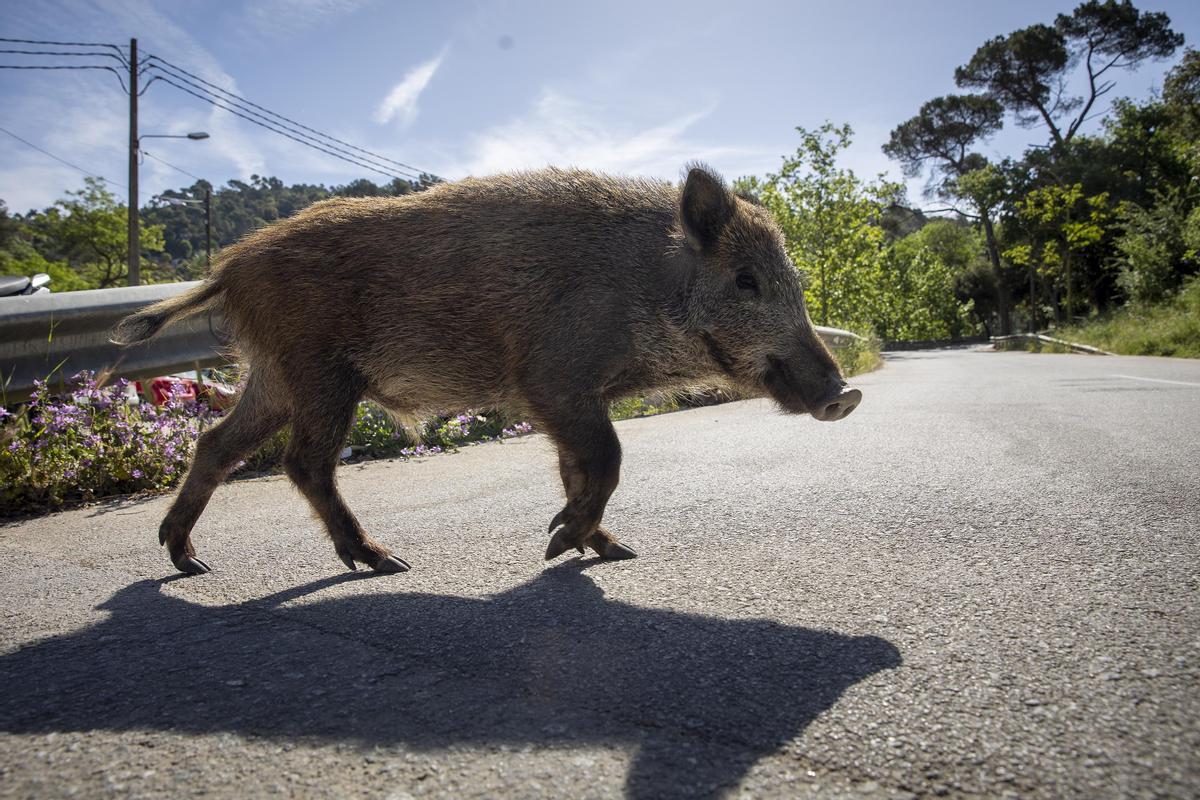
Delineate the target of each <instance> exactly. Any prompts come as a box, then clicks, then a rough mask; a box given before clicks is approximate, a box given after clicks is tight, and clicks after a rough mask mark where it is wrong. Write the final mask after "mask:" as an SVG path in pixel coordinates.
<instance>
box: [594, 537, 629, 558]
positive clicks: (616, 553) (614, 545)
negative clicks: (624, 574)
mask: <svg viewBox="0 0 1200 800" xmlns="http://www.w3.org/2000/svg"><path fill="white" fill-rule="evenodd" d="M588 546H589V547H591V548H592V549H593V550H595V551H596V552H597V553H598V554H599V555H600V557H601V558H603V559H604V560H605V561H624V560H626V559H629V558H637V552H635V551H634V549H633V548H632V547H630V546H628V545H624V544H621V543H620V542H618V541H617V540H615V539H604V538H601V537H599V536H596V535H593V536H592V538H591V539H590V540H588Z"/></svg>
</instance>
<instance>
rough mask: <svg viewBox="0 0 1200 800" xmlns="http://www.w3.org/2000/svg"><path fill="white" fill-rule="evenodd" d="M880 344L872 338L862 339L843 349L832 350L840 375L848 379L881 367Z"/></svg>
mask: <svg viewBox="0 0 1200 800" xmlns="http://www.w3.org/2000/svg"><path fill="white" fill-rule="evenodd" d="M880 347H881V343H880V341H879V339H877V338H875V337H874V336H869V337H864V338H862V339H857V340H855V341H853V342H851V343H850V344H849V345H847V346H845V347H841V348H838V349H837V350H833V351H832V352H833V357H834V358H835V359H836V360H837V362H838V364H839V365H840V366H841V368H842V374H843V375H845V376H846V377H847V378H849V377H850V376H852V375H861V374H863V373H864V372H872V371H873V370H877V369H879V368H880V367H882V366H883V357H882V356H881V355H880V354H879V349H880Z"/></svg>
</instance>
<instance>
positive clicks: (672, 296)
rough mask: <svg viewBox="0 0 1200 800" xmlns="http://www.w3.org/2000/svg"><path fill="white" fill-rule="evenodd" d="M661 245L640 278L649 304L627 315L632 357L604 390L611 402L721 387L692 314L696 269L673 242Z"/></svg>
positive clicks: (672, 238) (723, 381) (696, 319)
mask: <svg viewBox="0 0 1200 800" xmlns="http://www.w3.org/2000/svg"><path fill="white" fill-rule="evenodd" d="M663 244H664V245H665V247H664V249H663V250H661V251H659V254H658V258H657V261H658V263H656V264H653V265H647V266H648V267H649V268H648V269H646V270H645V271H644V272H643V277H642V281H644V284H643V286H642V287H641V292H640V294H642V296H643V297H644V298H645V299H646V300H649V301H650V302H649V303H647V304H646V307H645V308H644V310H642V313H636V309H635V313H633V314H632V315H631V323H632V328H633V330H632V331H631V333H632V334H633V337H632V338H633V342H632V344H633V348H632V351H633V352H632V356H633V357H632V358H631V359H630V360H629V363H628V364H626V365H625V366H624V368H623V369H620V370H619V371H618V372H617V373H616V374H615V375H613V377H612V379H611V380H610V381H609V383H608V386H607V387H606V389H607V394H609V395H610V396H612V397H618V396H624V395H630V394H636V393H640V392H649V391H653V390H656V389H672V388H694V387H698V386H701V385H704V386H706V387H707V386H708V385H709V384H712V385H714V386H716V385H724V384H725V383H726V380H725V376H724V375H722V374H721V373H720V371H719V370H717V369H716V368H715V367H714V365H713V364H712V363H711V359H709V358H708V356H707V350H706V349H705V345H704V340H703V337H702V335H701V331H700V328H699V321H698V316H697V313H696V311H695V309H694V308H693V306H694V300H693V286H694V284H695V276H696V270H697V268H698V266H699V265H698V264H696V263H695V259H694V257H693V256H692V255H691V254H690V253H689V252H687V251H686V250H683V249H681V248H680V247H678V246H677V245H678V242H677V241H676V240H675V237H670V238H668V239H666V240H664V242H663ZM635 305H636V303H635Z"/></svg>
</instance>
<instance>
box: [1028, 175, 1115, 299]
mask: <svg viewBox="0 0 1200 800" xmlns="http://www.w3.org/2000/svg"><path fill="white" fill-rule="evenodd" d="M1019 213H1020V214H1021V216H1023V217H1024V218H1025V219H1026V220H1028V221H1030V222H1032V223H1034V224H1036V225H1038V226H1040V227H1041V229H1042V230H1043V231H1044V232H1045V235H1046V238H1045V241H1044V242H1043V246H1042V249H1041V253H1040V260H1041V263H1042V267H1043V269H1045V270H1046V271H1048V272H1056V273H1057V274H1058V277H1059V279H1060V282H1061V284H1062V286H1063V287H1064V288H1065V290H1066V306H1065V310H1066V317H1067V321H1068V322H1070V321H1071V317H1072V315H1073V314H1074V313H1075V281H1074V280H1073V275H1072V265H1073V261H1074V259H1075V257H1076V256H1077V255H1078V254H1079V253H1080V251H1082V250H1084V249H1086V248H1088V247H1091V246H1092V245H1095V244H1097V243H1098V242H1100V240H1101V239H1103V238H1104V235H1105V225H1106V224H1107V222H1108V221H1109V219H1110V218H1111V216H1112V213H1111V210H1110V209H1109V198H1108V193H1107V192H1104V193H1101V194H1098V195H1092V196H1090V197H1089V196H1085V195H1084V193H1083V186H1082V185H1081V184H1078V183H1076V184H1073V185H1071V186H1060V185H1051V186H1047V187H1045V188H1042V189H1035V190H1034V191H1032V192H1030V193H1029V194H1028V195H1026V196H1025V198H1024V199H1023V200H1022V201H1021V203H1020V212H1019ZM1007 255H1009V256H1010V257H1011V258H1012V259H1013V260H1014V261H1016V262H1018V263H1026V264H1032V262H1033V259H1034V258H1035V251H1034V249H1033V248H1031V247H1029V246H1028V245H1025V246H1018V247H1015V248H1013V249H1012V250H1011V251H1009V252H1008V253H1007ZM1055 310H1056V311H1057V305H1056V307H1055Z"/></svg>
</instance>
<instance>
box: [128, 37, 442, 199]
mask: <svg viewBox="0 0 1200 800" xmlns="http://www.w3.org/2000/svg"><path fill="white" fill-rule="evenodd" d="M146 61H157V62H158V63H160V64H162V65H164V66H165V67H167V68H169V69H170V70H174V71H176V72H180V73H182V74H183V75H186V76H187V77H188V78H192V79H193V80H195V81H199V82H200V83H202V84H204V85H205V86H208V87H210V88H211V89H214V90H216V91H217V92H220V93H221V94H223V95H227V96H228V97H230V98H232V99H234V100H237V101H240V102H242V103H245V104H246V105H249V106H252V107H254V108H256V109H258V110H259V111H262V112H264V113H266V114H269V115H271V116H272V117H276V118H278V119H279V120H282V121H283V122H287V123H289V124H291V125H295V126H296V127H297V128H301V129H303V130H306V131H308V132H309V133H313V134H316V135H317V136H320V137H321V138H323V139H328V140H330V141H332V142H336V143H337V144H340V145H342V146H344V147H349V148H350V149H351V150H356V151H358V152H360V153H363V154H364V155H368V156H371V157H372V158H374V159H376V160H378V161H381V162H387V163H389V164H393V165H395V166H397V167H401V168H403V169H405V170H410V171H412V172H415V173H418V175H428V176H430V177H432V178H438V176H437V175H434V174H433V173H431V172H427V171H425V170H422V169H420V168H418V167H414V166H412V165H411V164H405V163H404V162H403V161H397V160H395V159H393V158H388V157H387V156H383V155H380V154H379V153H375V152H372V151H370V150H367V149H365V148H362V147H358V146H357V145H353V144H350V143H349V142H345V141H342V140H341V139H338V138H337V137H335V136H331V135H330V134H328V133H322V132H321V131H319V130H316V129H315V128H310V127H308V126H307V125H304V124H303V123H300V122H297V121H296V120H294V119H291V118H289V117H285V116H284V115H282V114H279V113H277V112H275V111H271V110H270V109H268V108H264V107H263V106H260V105H258V104H257V103H254V102H252V101H250V100H247V99H246V98H244V97H242V96H240V95H237V94H234V93H233V92H231V91H229V90H227V89H222V88H221V87H220V86H217V85H216V84H215V83H211V82H209V81H206V80H204V79H203V78H201V77H200V76H199V75H195V74H193V73H191V72H188V71H187V70H185V69H183V68H182V67H179V66H176V65H175V64H172V63H171V62H170V61H167V60H166V59H164V58H160V57H159V56H156V55H154V54H153V53H150V54H148V55H147V56H146ZM152 66H153V65H152ZM163 71H166V70H163ZM175 77H177V78H178V77H179V76H175ZM179 79H180V80H185V79H184V78H179ZM205 91H207V90H205ZM209 93H210V94H211V92H209ZM276 124H279V123H276ZM439 180H440V178H439Z"/></svg>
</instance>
